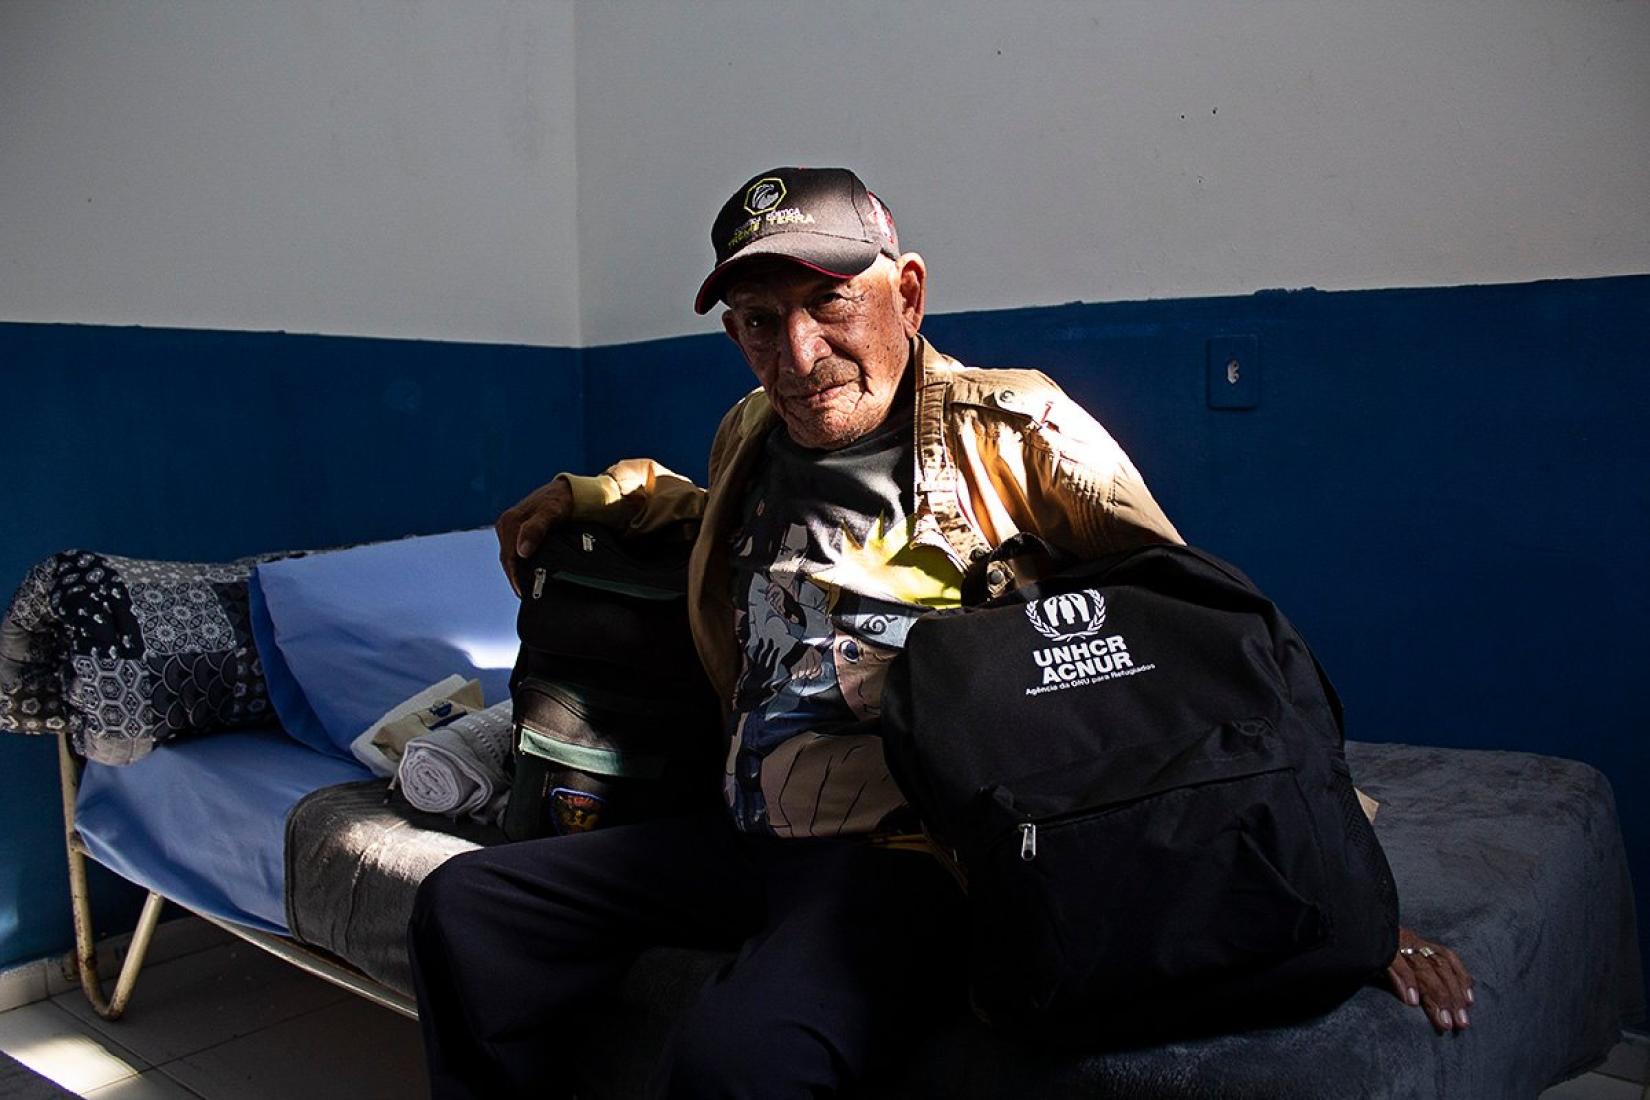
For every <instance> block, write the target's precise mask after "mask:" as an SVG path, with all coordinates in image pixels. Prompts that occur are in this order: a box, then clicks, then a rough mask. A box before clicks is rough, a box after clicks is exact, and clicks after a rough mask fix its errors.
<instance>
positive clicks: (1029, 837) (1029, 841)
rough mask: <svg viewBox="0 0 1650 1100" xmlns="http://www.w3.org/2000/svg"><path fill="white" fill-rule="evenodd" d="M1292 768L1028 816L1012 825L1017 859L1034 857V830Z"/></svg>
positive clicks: (1208, 781) (1288, 766)
mask: <svg viewBox="0 0 1650 1100" xmlns="http://www.w3.org/2000/svg"><path fill="white" fill-rule="evenodd" d="M1292 770H1293V766H1292V765H1289V764H1283V765H1280V766H1278V767H1275V768H1261V769H1259V770H1257V771H1252V772H1245V773H1244V774H1242V775H1225V776H1221V777H1220V778H1219V779H1209V780H1205V781H1204V782H1202V783H1188V784H1186V785H1185V786H1181V787H1171V788H1169V790H1167V791H1157V792H1155V793H1153V794H1148V795H1142V796H1140V797H1139V798H1130V799H1125V800H1123V801H1121V802H1108V803H1105V804H1103V805H1100V806H1083V807H1080V808H1078V809H1075V810H1067V811H1065V812H1064V813H1058V814H1049V815H1047V816H1046V817H1028V818H1026V819H1025V820H1024V821H1020V822H1016V823H1015V825H1014V828H1015V829H1016V830H1018V832H1019V834H1020V858H1021V859H1022V860H1024V861H1025V862H1026V863H1030V862H1031V861H1032V860H1034V859H1036V858H1037V830H1038V829H1057V828H1060V827H1062V826H1065V825H1070V824H1073V823H1075V822H1078V821H1085V820H1088V819H1090V818H1095V817H1103V816H1105V815H1107V814H1112V813H1116V812H1118V811H1120V810H1126V809H1128V808H1129V807H1131V806H1138V805H1139V804H1140V803H1142V802H1146V801H1148V800H1150V799H1153V798H1156V797H1158V796H1159V795H1163V794H1168V793H1170V791H1184V790H1192V789H1194V788H1198V787H1210V786H1213V785H1215V784H1216V783H1237V782H1240V781H1242V780H1245V779H1254V778H1255V777H1257V776H1262V775H1271V774H1273V773H1275V772H1286V771H1292ZM997 836H998V838H999V839H1000V838H1001V837H1002V836H1003V834H1002V833H998V834H997ZM991 843H993V844H995V843H997V841H992V842H991Z"/></svg>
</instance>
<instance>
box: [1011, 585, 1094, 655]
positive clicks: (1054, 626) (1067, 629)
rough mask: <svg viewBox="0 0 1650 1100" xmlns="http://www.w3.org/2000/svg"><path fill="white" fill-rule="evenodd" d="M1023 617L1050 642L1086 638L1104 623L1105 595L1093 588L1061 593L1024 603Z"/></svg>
mask: <svg viewBox="0 0 1650 1100" xmlns="http://www.w3.org/2000/svg"><path fill="white" fill-rule="evenodd" d="M1026 618H1028V619H1030V620H1031V625H1032V626H1033V627H1035V628H1036V630H1037V633H1039V634H1041V635H1042V636H1043V637H1045V638H1047V639H1048V640H1049V641H1051V642H1069V641H1071V640H1073V639H1074V638H1087V637H1090V636H1091V635H1094V634H1098V633H1100V628H1101V627H1102V626H1105V625H1106V597H1104V596H1102V595H1101V594H1100V593H1098V592H1096V591H1095V590H1094V589H1092V588H1085V589H1083V590H1082V591H1081V592H1062V593H1061V594H1060V595H1058V596H1049V597H1048V598H1047V599H1042V600H1034V601H1033V602H1031V603H1028V604H1026Z"/></svg>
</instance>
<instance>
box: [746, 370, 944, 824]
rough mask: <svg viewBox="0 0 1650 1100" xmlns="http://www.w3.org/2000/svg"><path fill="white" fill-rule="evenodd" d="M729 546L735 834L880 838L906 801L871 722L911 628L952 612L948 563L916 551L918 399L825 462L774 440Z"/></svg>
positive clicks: (782, 438) (778, 436) (940, 555)
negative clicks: (914, 419)
mask: <svg viewBox="0 0 1650 1100" xmlns="http://www.w3.org/2000/svg"><path fill="white" fill-rule="evenodd" d="M765 446H766V449H765V454H764V461H763V463H762V468H761V472H760V474H759V476H758V478H757V479H756V481H755V482H754V484H752V486H751V488H750V490H749V491H748V493H747V495H746V497H745V501H744V512H743V523H742V524H741V525H740V527H739V528H738V530H737V531H736V533H735V535H734V537H733V561H732V564H733V586H734V592H733V603H734V608H735V630H736V633H737V636H738V639H739V643H740V646H741V648H742V650H743V652H744V661H743V667H742V671H741V674H740V677H739V680H738V683H737V685H736V687H735V689H734V711H735V724H734V734H733V742H732V746H731V748H730V750H729V753H728V760H727V767H726V775H725V777H724V787H725V793H726V794H727V798H728V804H729V806H730V808H731V809H732V811H733V815H734V820H735V822H736V823H737V825H738V826H739V828H741V829H743V830H746V831H749V832H763V833H769V832H771V833H775V834H778V835H780V836H838V835H843V834H852V833H871V832H875V831H876V830H877V828H878V826H879V825H882V824H883V823H884V822H885V821H886V820H887V819H888V818H889V815H890V814H892V813H894V812H895V811H897V810H898V809H899V808H900V807H901V806H903V805H904V798H903V796H901V794H900V793H899V790H898V788H897V787H896V786H895V785H894V782H893V779H892V778H891V777H890V776H889V774H888V768H887V764H886V763H885V761H884V758H883V752H882V740H881V738H880V737H879V736H877V735H876V732H875V729H874V727H873V726H872V725H871V720H873V719H875V718H876V717H877V715H878V713H879V711H880V709H881V704H882V686H883V681H884V678H885V675H886V672H887V666H888V662H889V661H890V660H891V659H892V658H893V656H894V654H896V653H897V652H899V650H900V649H901V648H902V647H903V646H904V644H905V633H906V631H907V630H908V629H909V628H910V625H911V623H912V622H913V621H915V620H916V618H917V617H918V616H920V615H922V614H923V613H924V612H926V611H928V610H930V609H932V608H938V607H954V606H956V605H957V604H958V603H959V602H960V597H961V584H962V577H961V573H960V572H959V571H958V569H957V567H956V565H955V564H954V563H953V562H952V561H951V559H950V557H949V556H947V554H946V553H945V552H944V551H943V550H940V549H938V548H936V547H932V546H926V545H918V544H914V543H913V542H912V537H911V536H912V530H913V527H914V519H913V516H912V509H913V506H914V499H915V497H914V494H913V488H912V478H913V462H912V441H911V398H910V394H909V392H907V393H906V394H905V395H903V396H902V398H901V399H900V400H899V402H897V403H896V405H895V407H894V408H893V410H891V412H890V414H889V416H888V419H887V420H886V421H885V422H884V423H883V425H882V426H881V427H879V428H878V429H877V430H876V431H875V432H873V433H872V434H870V435H868V436H866V437H865V438H863V439H860V440H856V441H855V442H854V443H852V444H849V445H848V446H846V447H843V448H840V449H838V450H834V451H814V450H809V449H807V448H804V447H799V446H797V445H796V444H795V443H794V442H792V441H791V438H790V436H789V435H787V434H786V432H785V429H784V427H783V426H780V427H777V428H775V429H774V431H773V433H772V434H771V435H770V436H769V437H768V439H767V441H766V445H765Z"/></svg>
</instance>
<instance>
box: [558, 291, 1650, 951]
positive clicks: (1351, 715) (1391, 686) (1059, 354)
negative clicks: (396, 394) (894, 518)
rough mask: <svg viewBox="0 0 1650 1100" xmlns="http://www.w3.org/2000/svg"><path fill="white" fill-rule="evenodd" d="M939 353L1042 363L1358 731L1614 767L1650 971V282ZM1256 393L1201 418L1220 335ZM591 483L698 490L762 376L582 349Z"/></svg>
mask: <svg viewBox="0 0 1650 1100" xmlns="http://www.w3.org/2000/svg"><path fill="white" fill-rule="evenodd" d="M924 331H925V332H926V333H927V334H928V335H929V337H930V338H931V339H932V340H933V341H934V343H935V344H936V345H937V346H938V347H940V348H941V349H943V350H945V351H947V352H949V353H950V354H952V355H954V356H956V357H958V358H960V359H963V360H964V361H966V362H971V363H975V364H979V365H985V366H1030V367H1037V368H1039V369H1041V370H1044V371H1046V372H1047V373H1049V374H1050V375H1052V376H1053V377H1054V378H1055V379H1056V380H1058V381H1059V382H1060V383H1061V385H1063V386H1064V387H1065V388H1066V389H1067V390H1068V392H1070V393H1071V394H1072V395H1073V396H1075V397H1076V398H1078V399H1079V400H1080V401H1081V402H1082V403H1083V404H1084V405H1085V406H1087V407H1088V408H1089V409H1090V410H1091V411H1093V412H1094V413H1095V414H1096V415H1097V416H1098V417H1099V418H1100V420H1101V421H1102V422H1103V423H1105V424H1106V425H1107V426H1108V427H1109V428H1110V429H1111V431H1112V432H1113V434H1114V435H1116V436H1117V438H1118V439H1119V440H1120V441H1121V442H1122V443H1123V445H1124V447H1125V448H1126V449H1127V450H1128V451H1129V453H1130V454H1131V455H1132V456H1133V457H1134V459H1135V460H1136V462H1137V463H1138V464H1139V466H1140V467H1141V469H1142V470H1143V472H1144V473H1145V476H1146V479H1147V481H1148V483H1149V484H1150V485H1151V486H1152V488H1153V491H1154V492H1155V493H1156V495H1157V496H1158V499H1159V500H1160V501H1161V502H1162V504H1163V506H1164V508H1165V509H1166V510H1167V511H1168V513H1169V515H1170V517H1171V518H1173V519H1174V521H1175V523H1176V524H1177V525H1178V526H1179V528H1180V530H1181V532H1182V534H1184V535H1185V536H1186V538H1187V539H1188V540H1189V541H1191V542H1193V543H1195V544H1198V545H1200V546H1203V547H1204V548H1206V549H1208V550H1210V551H1212V552H1214V553H1216V554H1219V555H1221V556H1223V557H1225V558H1228V559H1229V560H1231V561H1233V562H1235V563H1236V564H1238V565H1239V566H1241V567H1242V568H1243V569H1244V570H1246V571H1247V572H1248V573H1249V574H1250V575H1251V576H1252V577H1254V579H1255V580H1256V582H1257V583H1259V584H1260V585H1261V586H1262V588H1264V589H1265V590H1266V591H1267V592H1268V593H1270V594H1271V595H1272V596H1273V598H1275V599H1276V600H1277V601H1278V602H1279V604H1280V605H1281V606H1283V607H1284V608H1285V610H1286V611H1287V612H1288V613H1289V615H1290V617H1291V618H1292V619H1294V620H1295V622H1296V624H1297V626H1299V627H1300V629H1301V630H1302V632H1303V633H1304V634H1305V635H1306V637H1307V638H1308V640H1309V641H1310V642H1311V643H1312V645H1313V647H1314V649H1316V651H1317V652H1318V655H1319V657H1320V658H1321V659H1322V660H1323V661H1324V663H1325V665H1326V666H1327V667H1328V669H1329V671H1330V673H1331V675H1332V676H1333V677H1334V679H1335V681H1336V684H1337V686H1338V687H1339V688H1340V690H1341V693H1342V695H1343V696H1344V697H1345V702H1346V707H1347V715H1348V725H1349V730H1350V733H1351V735H1352V736H1353V737H1356V738H1360V739H1363V740H1370V741H1407V742H1417V743H1425V744H1436V745H1450V746H1464V747H1473V748H1500V749H1522V750H1528V751H1532V752H1542V753H1550V754H1553V755H1557V756H1566V757H1571V758H1574V759H1579V760H1584V761H1586V762H1588V763H1590V764H1592V765H1594V766H1596V767H1598V768H1600V769H1602V770H1603V771H1604V772H1605V774H1606V775H1608V776H1609V777H1610V780H1611V782H1612V783H1613V784H1614V786H1615V790H1616V794H1617V803H1618V808H1619V810H1620V813H1621V819H1622V826H1623V829H1624V832H1625V834H1626V840H1627V844H1628V849H1629V854H1630V858H1631V860H1632V863H1633V872H1634V879H1635V882H1636V886H1637V891H1638V909H1639V913H1640V914H1641V925H1640V927H1641V935H1643V937H1644V944H1645V951H1644V955H1645V958H1646V959H1647V960H1650V934H1646V933H1650V814H1646V813H1645V812H1644V809H1643V806H1642V801H1641V788H1642V787H1643V785H1644V783H1645V781H1646V778H1647V777H1650V708H1646V706H1645V705H1644V701H1643V695H1642V690H1643V682H1644V678H1645V674H1646V670H1647V669H1650V630H1647V629H1646V623H1650V430H1647V429H1650V423H1647V421H1650V276H1633V277H1627V278H1614V279H1598V280H1584V281H1569V282H1543V283H1532V284H1523V285H1514V286H1490V287H1452V288H1441V289H1424V290H1384V291H1361V292H1338V293H1320V292H1315V291H1298V292H1267V293H1261V294H1256V295H1253V296H1248V297H1240V298H1215V299H1201V300H1179V301H1152V302H1123V303H1111V304H1102V305H1069V306H1060V307H1054V308H1046V309H1020V310H1004V311H993V312H988V313H970V314H952V315H948V316H940V317H934V318H931V319H930V320H929V321H928V323H927V324H926V325H925V326H924ZM1220 334H1247V335H1254V336H1257V337H1258V338H1259V341H1260V349H1261V370H1262V382H1261V398H1260V403H1259V406H1258V407H1256V408H1255V409H1252V410H1248V411H1216V410H1212V409H1210V408H1209V407H1208V404H1207V400H1206V381H1205V373H1206V371H1205V347H1206V341H1207V340H1208V338H1209V337H1211V336H1215V335H1220ZM586 367H587V384H588V387H589V397H588V404H587V410H588V412H587V419H586V427H585V432H586V436H587V438H588V440H589V443H590V460H591V465H592V466H593V467H599V466H601V465H602V464H603V463H605V462H608V461H611V460H612V459H615V458H619V457H624V456H627V455H631V454H654V455H656V456H657V457H659V458H661V459H662V460H664V461H666V462H667V463H670V464H672V465H674V466H675V467H676V468H677V469H678V470H680V471H681V472H683V473H691V474H692V475H694V476H695V477H696V478H702V477H703V475H704V456H705V451H706V449H707V445H708V442H709V438H710V434H711V432H712V431H713V429H714V427H715V425H716V422H717V416H718V414H719V413H720V412H721V410H722V409H724V408H725V407H726V405H727V404H728V402H729V401H730V400H732V399H733V398H734V397H736V396H737V395H738V394H740V393H742V392H744V390H745V389H747V388H749V386H751V385H752V384H753V382H752V380H751V377H750V375H749V373H748V372H747V371H746V370H745V368H744V366H743V364H742V363H741V361H740V360H739V358H738V356H737V354H736V352H735V350H734V349H733V347H732V345H731V344H729V343H728V341H727V340H726V339H725V338H724V337H722V336H720V335H707V336H699V337H687V338H681V339H676V340H663V341H656V342H651V343H643V344H633V345H627V346H620V347H606V348H596V349H591V350H590V351H588V352H587V353H586Z"/></svg>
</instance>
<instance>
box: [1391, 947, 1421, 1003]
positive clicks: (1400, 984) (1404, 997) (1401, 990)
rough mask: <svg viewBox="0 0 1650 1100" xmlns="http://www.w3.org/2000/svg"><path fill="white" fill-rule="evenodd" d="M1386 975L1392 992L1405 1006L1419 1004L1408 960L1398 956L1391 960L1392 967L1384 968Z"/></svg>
mask: <svg viewBox="0 0 1650 1100" xmlns="http://www.w3.org/2000/svg"><path fill="white" fill-rule="evenodd" d="M1386 975H1387V977H1388V978H1389V979H1390V980H1391V981H1392V992H1394V993H1396V994H1397V995H1398V999H1399V1000H1400V1001H1402V1002H1404V1003H1405V1004H1406V1005H1418V1004H1420V1003H1421V994H1420V991H1419V990H1417V989H1416V988H1415V972H1414V971H1413V970H1412V969H1410V965H1409V960H1408V959H1407V958H1406V957H1405V956H1403V955H1398V956H1396V957H1395V958H1394V959H1393V960H1392V965H1391V966H1389V967H1387V968H1386Z"/></svg>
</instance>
